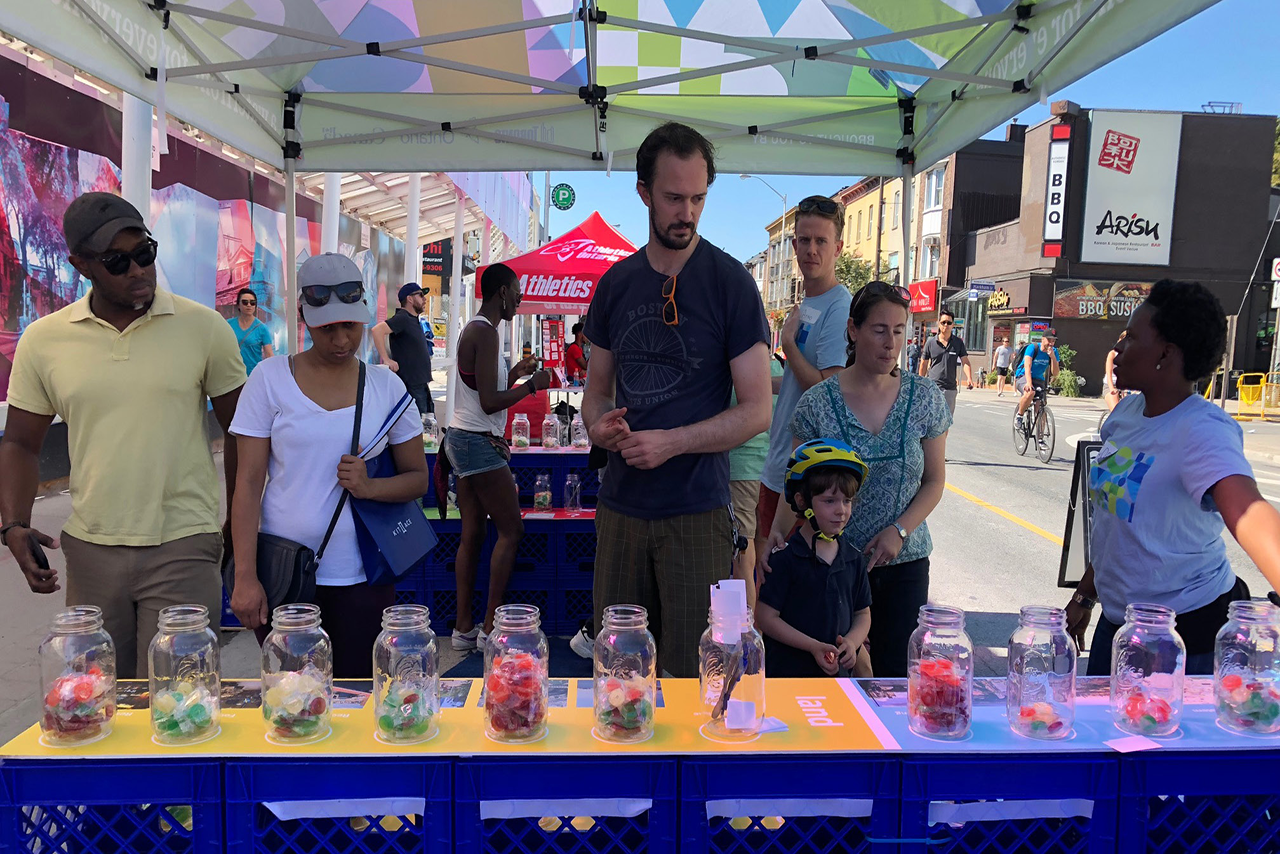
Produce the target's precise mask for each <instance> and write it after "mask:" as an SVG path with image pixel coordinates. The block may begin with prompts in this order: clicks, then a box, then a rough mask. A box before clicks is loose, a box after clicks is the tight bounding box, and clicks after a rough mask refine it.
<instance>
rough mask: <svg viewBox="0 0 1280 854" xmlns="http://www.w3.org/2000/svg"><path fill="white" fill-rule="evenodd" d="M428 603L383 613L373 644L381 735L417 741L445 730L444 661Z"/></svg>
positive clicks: (394, 740)
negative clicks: (441, 727)
mask: <svg viewBox="0 0 1280 854" xmlns="http://www.w3.org/2000/svg"><path fill="white" fill-rule="evenodd" d="M430 623H431V612H430V611H429V610H428V609H427V607H426V606H425V605H393V606H392V607H390V608H387V609H386V610H385V611H383V612H382V633H381V634H380V635H378V639H377V640H376V641H375V642H374V645H373V698H374V702H375V704H376V705H375V709H374V716H375V718H376V721H377V736H378V738H379V739H381V740H383V741H387V742H391V743H392V744H415V743H417V742H420V741H426V740H427V739H429V738H431V737H433V736H434V735H435V734H436V732H437V731H438V730H439V717H440V659H439V653H438V650H437V647H436V635H435V632H433V631H431V626H430Z"/></svg>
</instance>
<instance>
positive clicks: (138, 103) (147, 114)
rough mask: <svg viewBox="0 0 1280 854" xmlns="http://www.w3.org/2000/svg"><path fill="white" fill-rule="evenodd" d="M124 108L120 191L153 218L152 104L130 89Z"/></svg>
mask: <svg viewBox="0 0 1280 854" xmlns="http://www.w3.org/2000/svg"><path fill="white" fill-rule="evenodd" d="M123 101H124V103H123V104H122V107H123V109H122V110H121V126H120V130H121V148H120V194H121V195H122V196H124V199H125V201H127V202H129V203H130V204H132V205H133V206H134V207H135V208H137V209H138V210H139V211H140V212H141V213H142V218H143V219H144V220H146V221H147V222H150V221H151V128H152V124H151V116H152V109H151V105H150V104H148V103H147V102H146V101H144V100H142V99H141V98H138V97H136V96H134V95H130V94H129V93H128V92H125V93H124V99H123Z"/></svg>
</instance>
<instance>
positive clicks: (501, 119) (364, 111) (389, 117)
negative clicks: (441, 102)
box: [302, 95, 582, 148]
mask: <svg viewBox="0 0 1280 854" xmlns="http://www.w3.org/2000/svg"><path fill="white" fill-rule="evenodd" d="M302 102H303V103H305V104H310V105H313V106H317V107H323V108H324V109H326V110H335V111H336V112H339V113H351V114H352V115H357V116H365V117H367V118H370V119H382V120H383V121H388V122H400V123H401V124H404V125H405V127H404V128H402V129H400V130H398V131H395V133H404V132H405V131H407V130H440V129H441V125H440V122H433V121H429V120H422V119H414V118H412V117H410V116H401V115H397V114H395V113H387V112H383V111H382V110H370V109H369V108H367V107H355V106H352V105H350V104H341V103H338V102H336V101H326V100H325V99H324V98H318V97H316V96H314V95H303V96H302ZM581 110H582V104H564V105H561V106H559V107H548V108H547V109H545V110H528V111H526V112H523V113H506V114H504V115H501V116H493V117H492V118H474V119H463V120H461V121H456V122H450V123H449V129H450V130H453V131H458V132H467V133H469V132H471V130H472V128H481V127H484V126H485V125H491V124H503V123H505V122H517V121H524V120H525V119H541V118H546V117H547V116H555V115H559V114H561V113H574V112H579V111H581ZM324 141H325V142H327V141H328V140H324ZM318 144H319V143H318V142H315V143H312V144H311V147H312V148H314V147H317V145H318Z"/></svg>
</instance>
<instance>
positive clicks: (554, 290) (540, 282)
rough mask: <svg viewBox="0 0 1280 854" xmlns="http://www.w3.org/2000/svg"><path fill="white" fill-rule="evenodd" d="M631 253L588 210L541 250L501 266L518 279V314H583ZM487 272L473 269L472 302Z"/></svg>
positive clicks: (631, 246)
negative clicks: (613, 269)
mask: <svg viewBox="0 0 1280 854" xmlns="http://www.w3.org/2000/svg"><path fill="white" fill-rule="evenodd" d="M635 251H636V247H635V245H634V244H632V242H631V241H630V240H627V238H625V237H623V236H622V235H621V234H619V233H618V232H617V231H616V230H615V229H614V227H613V226H611V225H609V223H607V222H605V221H604V219H603V218H602V217H601V216H600V214H599V212H593V213H592V214H591V216H589V217H587V218H586V220H584V221H583V223H582V224H581V225H579V226H578V227H577V228H575V229H573V230H571V231H568V232H566V233H565V234H563V235H561V236H560V237H557V238H556V239H555V240H553V241H551V242H550V243H548V244H547V245H546V246H543V247H542V248H541V249H535V250H534V251H532V252H529V253H526V254H524V255H520V256H518V257H516V258H512V259H510V260H508V261H504V262H502V263H504V264H506V265H507V266H508V267H510V268H511V269H512V270H514V271H515V273H516V275H517V276H519V277H520V293H521V295H522V297H523V299H522V301H521V303H520V313H521V314H576V315H584V314H586V313H587V306H589V305H591V298H592V297H594V296H595V293H596V285H598V284H600V277H601V276H603V275H604V272H605V270H608V269H609V268H610V267H612V266H613V265H614V264H615V263H616V262H618V261H620V260H622V259H623V258H626V257H627V256H628V255H631V254H634V253H635ZM487 269H488V267H487V266H485V267H477V268H476V299H480V277H481V276H483V275H484V271H485V270H487Z"/></svg>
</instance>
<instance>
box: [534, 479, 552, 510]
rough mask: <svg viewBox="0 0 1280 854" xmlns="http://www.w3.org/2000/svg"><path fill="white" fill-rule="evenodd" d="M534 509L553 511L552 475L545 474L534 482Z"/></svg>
mask: <svg viewBox="0 0 1280 854" xmlns="http://www.w3.org/2000/svg"><path fill="white" fill-rule="evenodd" d="M533 509H535V510H550V509H551V475H550V474H548V473H547V472H543V473H542V474H540V475H538V476H537V477H536V478H535V479H534V481H533Z"/></svg>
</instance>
